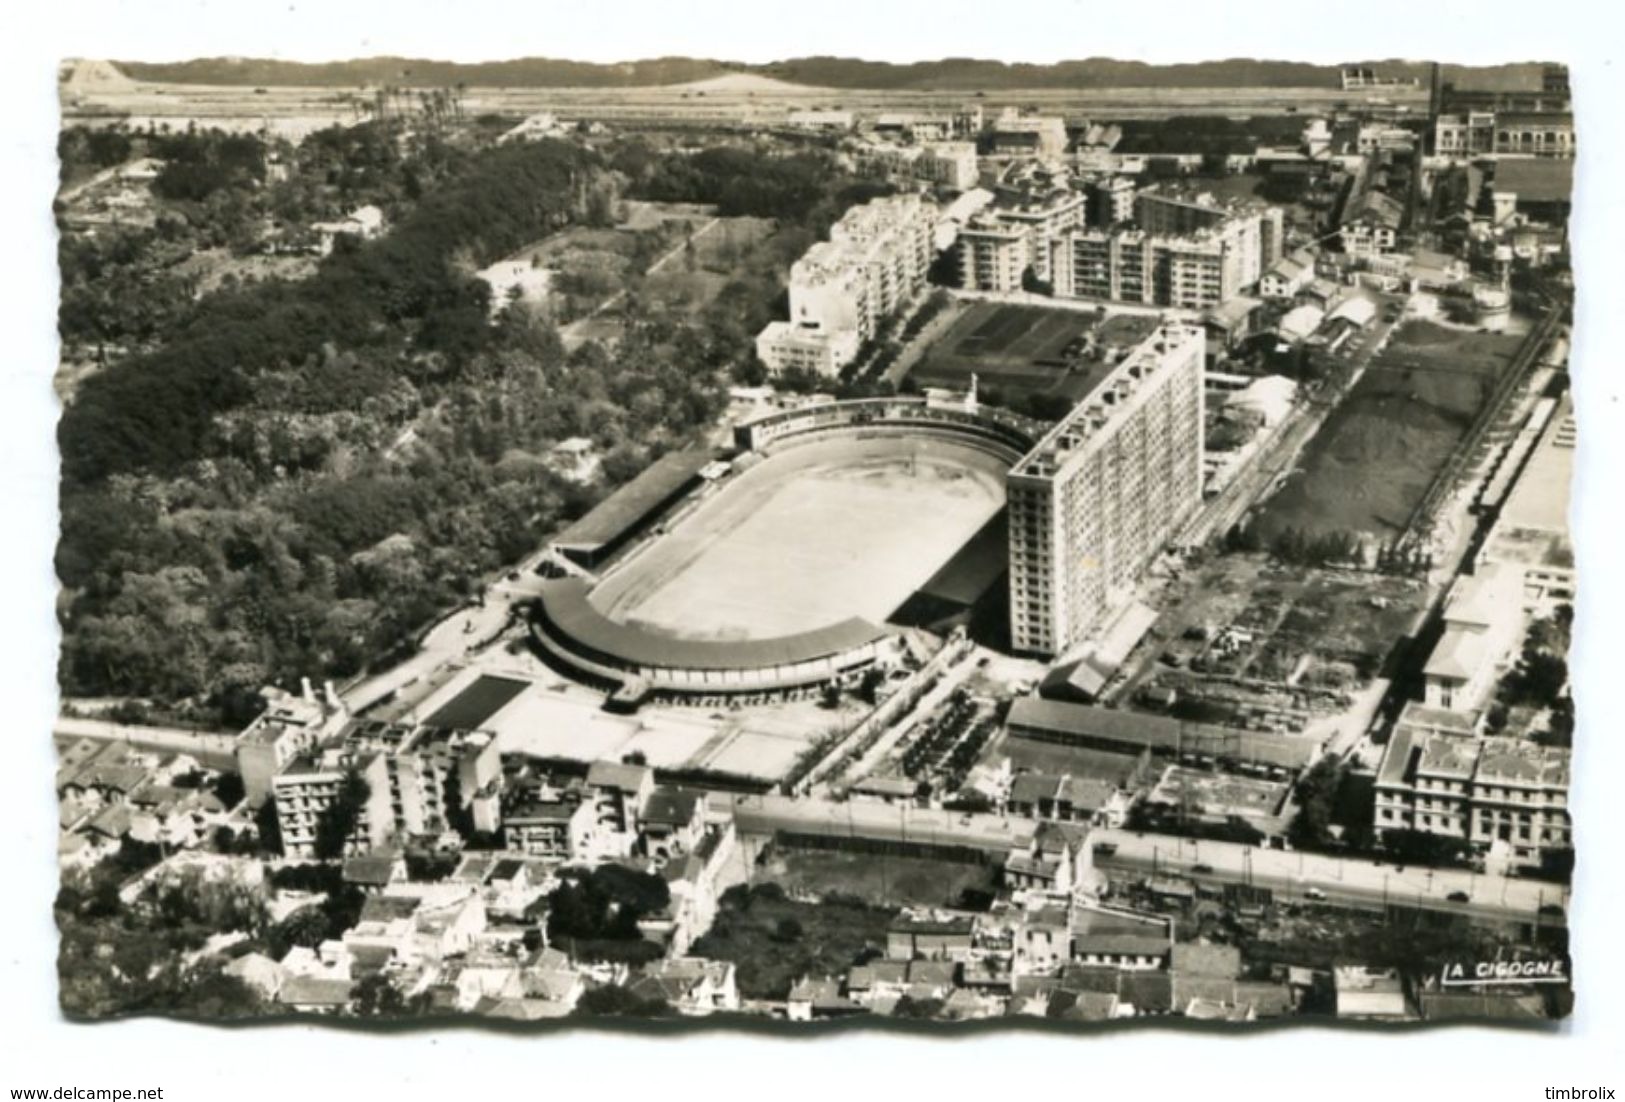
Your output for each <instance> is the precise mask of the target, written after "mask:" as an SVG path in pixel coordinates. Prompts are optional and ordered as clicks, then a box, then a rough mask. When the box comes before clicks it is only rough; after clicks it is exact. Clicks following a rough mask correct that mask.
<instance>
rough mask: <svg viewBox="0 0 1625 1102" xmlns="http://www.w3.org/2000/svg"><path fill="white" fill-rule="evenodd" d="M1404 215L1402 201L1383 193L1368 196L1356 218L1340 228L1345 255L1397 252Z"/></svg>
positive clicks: (1364, 197)
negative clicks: (1395, 250)
mask: <svg viewBox="0 0 1625 1102" xmlns="http://www.w3.org/2000/svg"><path fill="white" fill-rule="evenodd" d="M1404 214H1405V208H1404V207H1403V206H1402V205H1401V204H1400V202H1399V200H1397V199H1394V198H1393V197H1391V196H1389V195H1385V194H1383V193H1382V192H1380V191H1368V192H1366V193H1365V195H1364V196H1362V197H1361V199H1360V202H1359V204H1358V208H1357V209H1356V211H1355V213H1354V215H1353V216H1352V217H1350V218H1347V219H1344V221H1343V225H1342V226H1341V227H1340V231H1341V236H1342V239H1343V251H1344V252H1345V253H1347V254H1348V255H1350V256H1354V257H1361V256H1374V255H1378V254H1381V253H1390V252H1393V251H1394V249H1395V248H1396V247H1397V245H1398V243H1399V226H1400V223H1401V221H1403V219H1404Z"/></svg>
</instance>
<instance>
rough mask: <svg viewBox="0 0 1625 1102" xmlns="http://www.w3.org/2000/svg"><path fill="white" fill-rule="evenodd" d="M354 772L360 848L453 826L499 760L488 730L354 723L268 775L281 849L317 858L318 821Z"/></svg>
mask: <svg viewBox="0 0 1625 1102" xmlns="http://www.w3.org/2000/svg"><path fill="white" fill-rule="evenodd" d="M352 772H353V773H356V774H358V775H359V776H360V777H361V778H362V779H363V780H364V781H366V783H367V789H368V793H367V798H366V801H365V807H364V809H363V811H362V813H361V815H360V816H359V817H358V820H357V823H356V825H355V830H354V833H353V834H352V839H351V845H350V848H351V849H353V850H354V851H356V852H365V851H366V850H368V849H371V848H374V847H376V846H378V845H381V844H383V843H384V842H385V841H387V840H389V839H390V838H392V837H396V836H400V837H410V836H413V835H422V834H438V833H440V832H443V831H445V830H448V829H451V828H452V826H453V820H454V818H455V817H456V816H458V815H459V814H462V813H464V812H466V811H468V810H469V809H470V807H471V806H472V805H473V804H474V803H475V801H476V800H477V799H489V798H491V797H493V796H494V792H495V788H496V786H497V782H498V779H499V777H500V775H501V759H500V757H499V755H498V752H497V744H496V740H495V738H493V737H492V736H491V735H490V734H489V733H488V732H484V731H457V730H451V729H449V728H444V727H431V726H426V725H425V726H407V725H403V724H395V723H385V722H382V721H379V720H366V719H364V720H356V721H354V722H352V723H350V724H349V725H348V726H347V727H346V728H345V729H344V730H343V731H342V732H340V734H339V735H338V737H337V738H335V739H333V740H332V741H330V742H328V743H326V744H324V745H322V746H320V747H316V748H313V749H311V750H308V751H306V752H304V753H302V754H300V755H298V756H297V757H295V758H293V759H292V760H291V761H289V762H288V763H287V765H286V767H285V768H283V770H282V771H281V772H280V773H278V774H277V775H276V776H275V777H274V778H273V780H272V785H271V789H272V791H271V795H272V798H273V799H274V800H275V801H276V810H277V822H278V825H279V826H280V828H281V831H282V848H283V852H284V853H286V854H287V855H288V856H290V857H311V856H314V855H315V844H316V826H317V822H318V820H319V819H320V817H321V814H322V812H323V811H324V810H325V809H327V808H328V807H330V806H331V805H332V804H333V803H334V802H335V801H336V800H338V799H339V795H340V791H341V789H342V787H343V784H344V780H345V778H346V777H347V776H348V775H349V774H350V773H352Z"/></svg>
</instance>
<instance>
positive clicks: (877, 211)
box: [756, 195, 936, 373]
mask: <svg viewBox="0 0 1625 1102" xmlns="http://www.w3.org/2000/svg"><path fill="white" fill-rule="evenodd" d="M935 228H936V208H935V206H934V205H933V204H930V203H927V202H926V201H925V200H924V199H922V198H921V197H920V196H918V195H892V196H887V197H885V198H882V199H875V200H873V201H871V202H869V203H865V204H863V205H862V206H857V207H853V208H852V209H851V210H849V211H847V212H846V214H845V215H843V216H842V217H841V220H840V221H839V222H836V223H835V225H834V226H832V227H830V231H829V240H828V241H820V242H818V243H817V244H815V245H814V246H813V247H812V248H810V249H808V250H807V251H806V253H804V254H803V255H802V257H801V259H800V260H798V261H796V262H795V264H794V265H793V266H792V267H791V269H790V320H789V322H788V323H786V322H782V321H780V322H772V323H770V324H769V325H768V326H767V328H765V329H763V330H762V332H761V334H760V335H759V336H758V337H757V338H756V352H757V355H758V356H759V357H760V358H761V360H762V362H763V363H764V364H766V365H767V366H768V368H769V369H770V370H773V371H782V370H784V369H786V368H788V367H791V366H797V365H803V366H813V367H815V368H816V369H817V370H820V371H825V372H829V373H833V372H835V371H839V370H840V369H841V368H842V367H844V366H845V365H846V364H848V363H850V362H851V361H852V359H853V358H854V357H855V356H856V355H857V352H858V349H860V348H861V347H862V346H863V342H864V341H867V340H869V339H870V338H871V337H873V336H874V335H875V332H876V330H877V329H878V327H879V325H880V322H881V321H882V320H884V319H885V318H887V317H889V316H891V315H892V314H895V313H896V312H897V311H898V310H899V309H900V308H901V307H902V306H903V305H905V304H906V303H908V302H909V301H911V300H912V299H913V298H914V297H915V296H916V295H918V294H919V293H920V291H922V290H923V289H924V287H925V277H926V271H927V269H928V268H929V267H930V266H931V257H932V251H933V248H934V245H933V239H934V231H935Z"/></svg>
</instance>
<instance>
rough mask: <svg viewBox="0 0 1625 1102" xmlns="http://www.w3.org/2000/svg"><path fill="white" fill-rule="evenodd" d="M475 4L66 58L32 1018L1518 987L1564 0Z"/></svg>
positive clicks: (1542, 766)
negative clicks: (449, 12) (854, 47)
mask: <svg viewBox="0 0 1625 1102" xmlns="http://www.w3.org/2000/svg"><path fill="white" fill-rule="evenodd" d="M1079 18H1081V15H1080V16H1079ZM1326 33H1328V34H1330V33H1332V32H1331V31H1330V30H1328V31H1327V32H1326ZM512 41H513V43H514V47H513V53H512V55H511V56H508V57H499V56H493V57H491V58H490V59H489V60H484V61H470V60H458V61H449V60H435V59H434V58H432V57H419V58H411V59H408V58H403V57H394V56H380V55H376V54H365V55H363V54H358V55H356V56H355V57H354V58H353V59H350V60H330V61H308V62H307V61H292V60H287V59H284V58H280V57H272V56H265V57H254V56H233V57H204V56H200V57H197V58H195V59H190V60H188V59H169V60H158V59H154V58H151V57H149V58H147V59H145V60H143V59H142V58H140V57H118V56H109V57H75V58H69V59H65V60H63V61H61V64H60V67H59V70H58V94H59V100H60V131H59V140H58V144H57V150H56V152H57V156H58V158H59V162H60V186H59V190H58V191H57V194H56V197H55V202H54V206H53V208H52V214H53V215H54V222H55V227H56V232H57V234H58V266H59V277H60V310H59V313H58V315H57V319H56V328H57V332H58V335H59V341H60V366H59V368H58V370H57V371H56V374H55V391H56V396H57V399H58V400H59V402H60V422H59V424H58V426H57V429H56V440H57V445H58V448H59V456H60V517H61V520H60V524H61V527H60V537H59V543H58V545H57V549H56V554H55V572H56V577H57V580H58V583H59V585H60V590H59V594H58V596H57V604H56V608H57V615H58V620H59V623H60V658H59V665H58V682H59V690H60V711H59V715H58V718H57V719H56V721H55V725H54V730H53V731H52V733H51V735H50V738H51V740H52V742H53V745H54V748H55V751H56V754H57V769H56V774H55V796H56V801H57V807H58V813H59V814H58V822H57V824H56V827H55V829H54V835H55V838H56V850H57V855H58V861H59V866H60V886H59V891H58V893H57V896H56V899H55V905H54V908H53V913H54V919H55V923H56V927H57V932H58V935H59V941H58V943H57V944H56V945H55V946H54V950H53V951H54V952H55V954H56V959H57V975H58V980H59V986H58V999H59V1003H60V1013H62V1014H63V1015H65V1016H67V1017H68V1018H70V1019H73V1020H96V1019H107V1018H119V1017H127V1016H164V1017H174V1018H183V1019H191V1020H198V1021H206V1022H221V1021H232V1022H241V1021H244V1020H264V1021H266V1022H273V1021H280V1020H286V1019H296V1020H303V1021H307V1022H308V1021H309V1020H312V1019H316V1018H319V1017H323V1016H325V1017H326V1018H329V1019H358V1018H359V1019H368V1020H370V1021H374V1022H377V1021H392V1022H401V1021H408V1022H412V1023H414V1024H417V1025H419V1026H422V1027H424V1028H426V1029H433V1028H435V1027H437V1026H440V1025H445V1024H451V1023H461V1024H466V1023H468V1022H486V1023H491V1024H492V1025H493V1026H497V1025H500V1026H504V1027H509V1028H511V1027H512V1026H513V1025H514V1024H515V1023H520V1024H531V1023H535V1024H538V1026H539V1025H541V1024H547V1023H551V1024H552V1025H554V1026H557V1025H559V1024H560V1023H565V1024H568V1023H571V1022H577V1023H579V1022H580V1021H581V1020H582V1019H594V1018H613V1019H617V1020H621V1021H625V1020H627V1019H637V1020H638V1021H639V1022H640V1023H641V1022H642V1021H643V1020H646V1019H655V1020H660V1021H665V1022H668V1023H671V1022H686V1023H689V1024H691V1025H702V1024H703V1025H708V1026H711V1027H716V1026H719V1025H721V1026H728V1025H730V1024H735V1023H740V1022H746V1021H751V1020H759V1021H763V1022H768V1021H773V1022H782V1023H785V1025H784V1026H783V1029H785V1030H787V1031H788V1030H791V1029H792V1028H793V1027H794V1026H796V1025H799V1024H801V1023H808V1024H809V1028H810V1026H811V1024H814V1023H842V1024H843V1025H844V1027H845V1028H843V1029H839V1030H835V1031H833V1033H831V1031H828V1030H826V1031H823V1032H824V1034H825V1036H824V1039H823V1040H822V1041H821V1042H819V1043H820V1044H824V1045H830V1046H839V1045H841V1044H842V1043H843V1041H842V1038H843V1037H844V1036H847V1035H850V1033H852V1032H861V1031H864V1030H868V1029H881V1028H884V1027H885V1026H886V1025H887V1024H888V1023H896V1022H905V1023H911V1024H913V1025H914V1027H915V1028H928V1027H927V1026H925V1025H923V1024H922V1023H936V1024H937V1025H936V1026H934V1027H931V1028H943V1027H944V1026H945V1025H946V1024H947V1023H967V1022H980V1023H983V1025H984V1029H985V1028H986V1026H987V1025H989V1024H995V1025H997V1024H1001V1023H1002V1024H1003V1025H1005V1026H1008V1027H1009V1028H1010V1029H1018V1028H1021V1027H1023V1026H1031V1025H1032V1024H1034V1023H1043V1024H1045V1025H1046V1026H1047V1027H1049V1028H1051V1029H1055V1030H1068V1029H1070V1030H1071V1031H1072V1032H1083V1031H1084V1030H1085V1029H1088V1031H1089V1032H1090V1033H1091V1034H1093V1035H1096V1036H1099V1035H1100V1034H1101V1033H1102V1031H1103V1030H1107V1031H1111V1030H1112V1027H1132V1026H1133V1025H1136V1024H1138V1025H1141V1026H1143V1025H1144V1024H1145V1022H1146V1021H1147V1020H1155V1021H1156V1022H1159V1023H1161V1024H1163V1025H1167V1026H1175V1025H1177V1024H1179V1023H1183V1022H1200V1023H1220V1024H1222V1025H1224V1026H1231V1027H1235V1028H1233V1029H1232V1030H1231V1031H1232V1032H1236V1033H1241V1034H1245V1035H1248V1036H1251V1037H1253V1039H1251V1040H1247V1041H1246V1042H1244V1043H1246V1044H1256V1045H1258V1046H1260V1049H1259V1051H1260V1052H1263V1051H1266V1050H1268V1049H1269V1048H1270V1046H1279V1045H1281V1044H1283V1043H1284V1041H1283V1038H1282V1036H1281V1033H1280V1030H1279V1029H1277V1030H1259V1029H1257V1028H1252V1029H1248V1028H1246V1027H1248V1026H1252V1027H1257V1026H1264V1025H1269V1024H1275V1025H1277V1026H1279V1025H1282V1024H1286V1023H1290V1022H1292V1021H1297V1020H1314V1021H1319V1022H1337V1023H1358V1024H1362V1025H1367V1026H1369V1025H1370V1024H1372V1023H1395V1024H1398V1023H1404V1024H1411V1025H1424V1026H1426V1025H1437V1024H1441V1023H1461V1022H1493V1023H1498V1024H1499V1023H1516V1024H1526V1025H1527V1024H1531V1023H1534V1024H1537V1025H1542V1026H1544V1027H1545V1028H1547V1029H1548V1031H1555V1030H1557V1029H1558V1028H1560V1027H1559V1026H1558V1025H1557V1023H1561V1022H1562V1021H1563V1020H1564V1019H1566V1018H1568V1017H1569V1015H1570V1014H1571V1012H1572V1009H1573V1003H1574V994H1575V990H1576V987H1577V986H1579V987H1583V986H1584V979H1585V968H1584V963H1583V961H1582V962H1581V963H1580V966H1579V969H1578V980H1576V974H1575V973H1576V969H1575V966H1574V964H1573V961H1572V959H1571V956H1570V944H1569V930H1570V917H1571V911H1572V907H1573V897H1572V894H1571V874H1572V871H1573V869H1574V867H1575V855H1576V841H1575V832H1574V827H1573V822H1572V820H1571V816H1570V802H1569V790H1570V785H1571V780H1572V777H1573V770H1572V765H1571V755H1573V754H1574V753H1575V752H1576V749H1577V745H1576V743H1577V739H1576V726H1577V725H1576V708H1575V702H1574V701H1575V693H1574V692H1573V690H1572V687H1571V683H1570V675H1569V655H1570V642H1571V635H1572V634H1573V629H1574V625H1575V621H1576V609H1577V601H1578V600H1579V596H1580V593H1581V591H1582V590H1583V589H1584V586H1583V585H1580V584H1578V580H1577V571H1576V558H1575V546H1574V542H1573V540H1572V538H1571V534H1570V524H1569V506H1570V499H1571V482H1572V480H1573V477H1574V469H1575V457H1576V454H1577V438H1578V434H1577V430H1576V424H1577V419H1578V420H1583V419H1584V413H1583V412H1582V411H1579V410H1578V409H1577V403H1576V400H1575V396H1574V393H1573V391H1572V390H1571V386H1570V368H1571V366H1572V365H1571V357H1570V347H1571V342H1572V340H1573V326H1574V312H1573V307H1574V300H1575V283H1576V281H1575V279H1574V276H1573V274H1572V270H1573V269H1572V268H1571V231H1570V214H1571V197H1572V194H1573V191H1574V177H1575V172H1574V170H1575V165H1576V163H1577V162H1576V156H1577V150H1578V148H1579V146H1578V138H1577V134H1576V128H1575V121H1574V120H1575V116H1574V114H1573V110H1574V94H1573V92H1571V83H1570V72H1569V68H1568V66H1567V65H1565V64H1564V63H1563V59H1562V58H1546V57H1542V56H1539V55H1537V56H1533V57H1530V58H1528V59H1525V60H1517V61H1508V62H1503V63H1496V64H1468V63H1463V62H1462V61H1461V59H1457V58H1453V57H1452V56H1451V55H1449V54H1448V53H1446V54H1443V55H1441V56H1440V57H1438V58H1437V59H1435V58H1432V57H1426V56H1423V57H1416V58H1412V59H1409V60H1394V59H1390V60H1359V59H1355V58H1351V59H1350V60H1347V61H1345V62H1342V63H1325V62H1314V63H1308V62H1297V61H1291V60H1268V59H1267V58H1268V57H1270V56H1272V54H1271V52H1270V51H1269V49H1268V45H1269V39H1267V38H1264V39H1261V40H1260V44H1259V50H1260V53H1259V58H1262V59H1252V60H1209V61H1193V62H1189V63H1182V64H1166V63H1156V62H1147V61H1144V60H1141V59H1138V58H1136V57H1132V56H1123V57H1118V58H1116V59H1106V58H1102V57H1089V55H1088V53H1087V50H1086V49H1084V50H1080V53H1079V55H1078V56H1080V57H1089V59H1088V60H1077V61H1059V62H1050V61H1045V62H1037V61H1034V62H1020V61H992V60H980V59H977V58H976V57H975V55H974V54H972V55H967V56H964V57H956V58H947V59H942V60H922V61H915V62H907V63H901V62H889V61H880V60H866V59H863V58H860V57H834V56H823V55H818V56H814V55H811V54H807V55H800V54H797V53H795V52H794V51H793V50H785V51H783V52H782V53H781V54H780V55H779V57H780V60H773V61H767V62H744V61H728V60H718V59H712V58H708V57H706V56H704V55H700V54H694V55H683V56H679V55H675V54H674V55H672V56H666V57H662V58H659V59H658V60H636V59H634V58H631V57H628V58H626V59H624V60H622V61H619V62H616V63H607V62H599V61H588V60H582V59H570V58H562V57H561V58H553V57H543V56H524V55H525V53H526V52H527V51H529V50H533V49H536V48H537V47H536V46H535V45H534V44H533V43H532V42H531V41H529V40H527V38H526V36H525V34H524V33H522V32H521V31H519V30H518V29H516V33H515V35H514V38H513V39H512ZM536 41H540V40H539V39H538V40H536ZM1035 41H1036V40H1035ZM1396 41H1402V39H1396ZM1509 43H1510V44H1511V45H1514V46H1515V45H1517V40H1516V38H1515V37H1513V38H1511V39H1509ZM1044 45H1045V49H1044V51H1042V52H1041V53H1040V56H1049V53H1050V46H1049V44H1048V43H1044ZM1586 138H1587V140H1588V141H1589V140H1591V138H1592V135H1591V134H1590V133H1589V132H1588V133H1587V135H1586ZM1578 370H1584V368H1583V367H1582V368H1578ZM1588 577H1589V575H1588ZM1593 706H1594V702H1593ZM1582 728H1583V725H1582ZM29 737H37V738H45V737H47V736H46V735H45V733H44V732H39V733H37V734H34V735H31V736H29ZM1585 737H1589V738H1605V737H1610V736H1609V735H1608V734H1607V733H1606V732H1602V731H1599V730H1598V729H1597V728H1596V726H1595V724H1593V725H1592V726H1591V727H1590V728H1589V729H1587V731H1586V736H1585ZM1578 741H1579V742H1581V743H1582V744H1583V742H1584V738H1582V739H1580V740H1578ZM1579 749H1580V750H1581V753H1582V754H1583V745H1582V746H1581V747H1579ZM1607 842H1608V839H1606V838H1603V837H1601V836H1588V837H1587V838H1586V842H1585V844H1584V845H1582V846H1581V847H1580V848H1581V849H1589V848H1591V847H1593V846H1594V847H1595V849H1596V852H1597V855H1598V856H1599V857H1602V856H1605V851H1606V850H1607V849H1608V846H1607ZM36 1012H38V1013H47V1012H50V1013H54V1012H56V1010H55V1008H47V1007H43V1006H42V1007H39V1008H37V1011H36ZM335 1024H336V1023H335ZM1088 1027H1093V1028H1092V1029H1089V1028H1088ZM110 1028H116V1027H110ZM813 1032H818V1031H813ZM92 1035H93V1036H94V1035H95V1034H92ZM1254 1035H1256V1036H1254ZM1554 1082H1555V1079H1554Z"/></svg>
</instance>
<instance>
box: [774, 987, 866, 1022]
mask: <svg viewBox="0 0 1625 1102" xmlns="http://www.w3.org/2000/svg"><path fill="white" fill-rule="evenodd" d="M864 1010H865V1008H864V1007H862V1006H860V1005H858V1004H857V1003H855V1002H853V1001H852V1000H851V999H849V998H847V997H846V996H845V995H842V994H841V987H840V984H839V983H837V982H836V981H835V980H832V979H821V980H811V979H802V980H799V981H797V983H796V984H795V986H794V987H792V988H791V989H790V997H789V999H788V1000H787V1001H786V1002H785V1016H786V1017H787V1018H789V1019H790V1021H792V1022H812V1021H819V1020H828V1019H831V1018H846V1017H850V1016H852V1015H853V1014H862V1013H863V1012H864Z"/></svg>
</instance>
